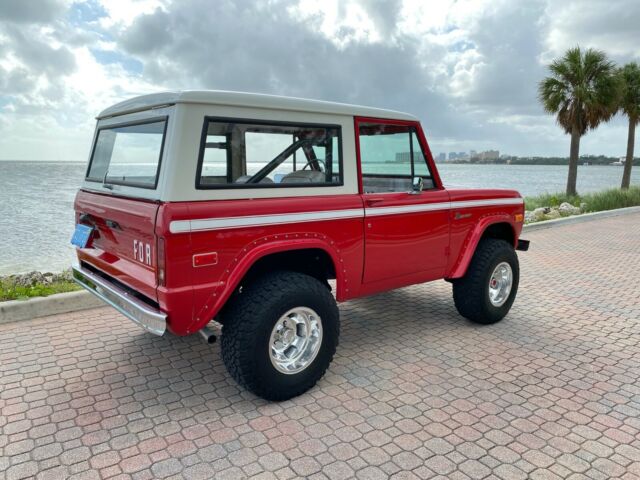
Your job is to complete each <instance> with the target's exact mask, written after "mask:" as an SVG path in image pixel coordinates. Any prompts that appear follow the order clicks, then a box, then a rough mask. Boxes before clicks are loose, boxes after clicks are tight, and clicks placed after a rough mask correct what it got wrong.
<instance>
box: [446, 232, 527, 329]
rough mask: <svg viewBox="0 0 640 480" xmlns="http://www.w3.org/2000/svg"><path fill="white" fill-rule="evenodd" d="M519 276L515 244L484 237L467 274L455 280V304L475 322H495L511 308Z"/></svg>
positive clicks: (461, 312) (465, 315) (464, 315)
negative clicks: (513, 245)
mask: <svg viewBox="0 0 640 480" xmlns="http://www.w3.org/2000/svg"><path fill="white" fill-rule="evenodd" d="M519 279H520V268H519V263H518V256H517V255H516V252H515V250H514V249H513V247H512V246H511V245H510V244H509V243H507V242H505V241H504V240H498V239H495V238H486V239H483V240H481V241H480V243H479V244H478V247H477V249H476V252H475V254H474V255H473V258H472V259H471V264H470V265H469V269H468V270H467V273H466V274H465V276H464V277H462V278H458V279H455V280H454V281H453V282H452V283H453V300H454V303H455V305H456V308H457V309H458V312H459V313H460V315H462V316H463V317H466V318H468V319H469V320H471V321H472V322H476V323H482V324H491V323H496V322H498V321H500V320H502V319H503V318H504V316H505V315H506V314H507V313H508V312H509V310H510V309H511V305H513V301H514V300H515V297H516V293H517V291H518V282H519Z"/></svg>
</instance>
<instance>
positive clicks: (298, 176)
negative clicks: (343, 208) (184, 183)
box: [196, 118, 342, 188]
mask: <svg viewBox="0 0 640 480" xmlns="http://www.w3.org/2000/svg"><path fill="white" fill-rule="evenodd" d="M341 166H342V156H341V137H340V127H339V126H338V125H316V124H297V123H283V122H268V121H257V120H242V121H240V120H225V119H213V118H206V119H205V125H204V130H203V135H202V145H201V148H200V158H199V165H198V174H197V175H198V177H197V180H196V186H197V188H274V187H275V188H277V187H319V186H334V185H342V169H341Z"/></svg>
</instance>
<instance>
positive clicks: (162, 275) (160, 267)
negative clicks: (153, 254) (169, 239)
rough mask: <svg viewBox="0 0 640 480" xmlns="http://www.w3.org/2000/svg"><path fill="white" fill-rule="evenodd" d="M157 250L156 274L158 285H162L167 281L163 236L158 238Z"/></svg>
mask: <svg viewBox="0 0 640 480" xmlns="http://www.w3.org/2000/svg"><path fill="white" fill-rule="evenodd" d="M156 251H157V252H158V258H157V269H156V276H157V278H158V285H159V286H161V287H164V286H165V285H166V282H167V278H166V271H165V253H164V238H161V237H159V238H158V248H157V250H156Z"/></svg>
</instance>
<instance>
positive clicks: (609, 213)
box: [523, 207, 640, 232]
mask: <svg viewBox="0 0 640 480" xmlns="http://www.w3.org/2000/svg"><path fill="white" fill-rule="evenodd" d="M631 213H640V207H626V208H618V209H616V210H605V211H603V212H594V213H583V214H582V215H574V216H572V217H564V218H557V219H555V220H546V221H544V222H535V223H530V224H528V225H525V226H524V228H523V230H524V231H525V232H535V231H536V230H544V229H545V228H552V227H562V226H564V225H572V224H576V223H583V222H590V221H592V220H599V219H601V218H608V217H619V216H620V215H629V214H631Z"/></svg>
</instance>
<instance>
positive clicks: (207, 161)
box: [202, 135, 229, 184]
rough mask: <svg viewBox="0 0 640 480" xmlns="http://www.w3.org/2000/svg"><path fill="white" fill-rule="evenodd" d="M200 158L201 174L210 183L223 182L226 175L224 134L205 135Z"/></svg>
mask: <svg viewBox="0 0 640 480" xmlns="http://www.w3.org/2000/svg"><path fill="white" fill-rule="evenodd" d="M205 145H206V148H205V150H204V156H203V158H202V174H203V176H205V177H206V178H207V179H208V180H209V182H210V183H212V184H215V183H225V182H226V181H227V177H228V168H229V161H228V149H227V145H228V142H227V138H226V136H224V135H207V138H206V144H205Z"/></svg>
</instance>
